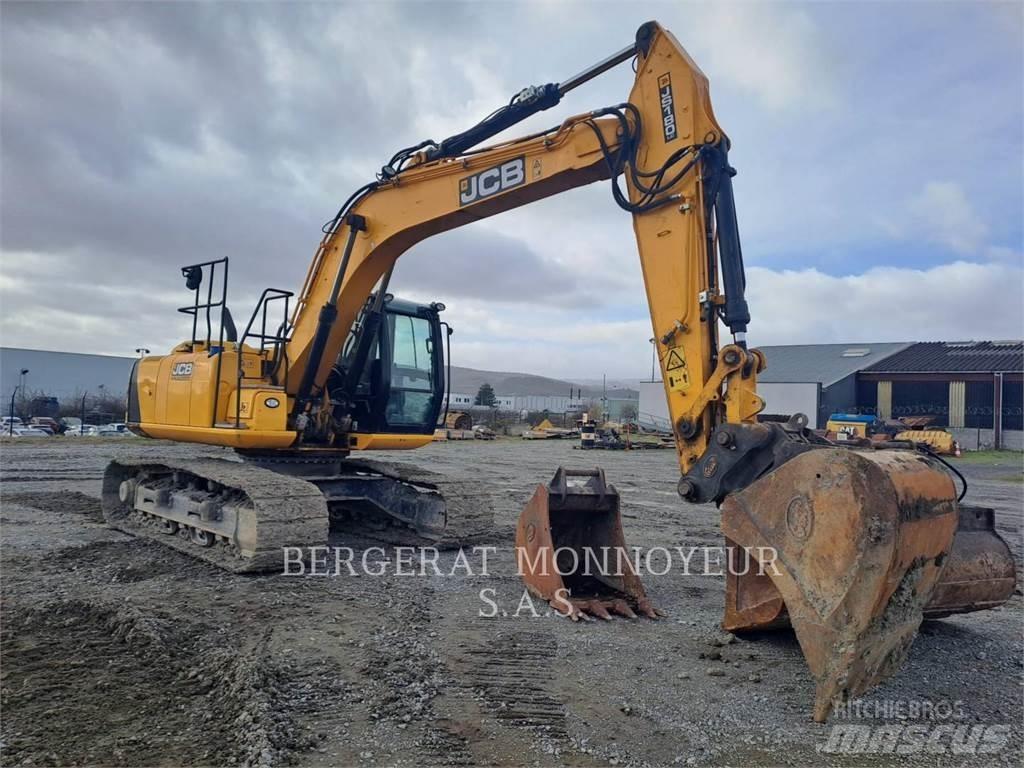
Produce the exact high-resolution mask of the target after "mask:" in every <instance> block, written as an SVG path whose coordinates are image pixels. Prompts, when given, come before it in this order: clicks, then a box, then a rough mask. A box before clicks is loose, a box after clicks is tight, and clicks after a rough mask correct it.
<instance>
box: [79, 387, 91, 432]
mask: <svg viewBox="0 0 1024 768" xmlns="http://www.w3.org/2000/svg"><path fill="white" fill-rule="evenodd" d="M88 396H89V393H88V392H86V393H85V394H84V395H82V423H81V424H79V425H78V436H79V437H82V436H83V435H84V434H85V398H87V397H88Z"/></svg>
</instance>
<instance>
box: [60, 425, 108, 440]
mask: <svg viewBox="0 0 1024 768" xmlns="http://www.w3.org/2000/svg"><path fill="white" fill-rule="evenodd" d="M99 433H100V428H99V427H96V426H93V425H92V424H83V425H80V426H77V427H68V431H67V432H65V433H64V437H97V436H98V435H99Z"/></svg>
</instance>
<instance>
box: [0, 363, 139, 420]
mask: <svg viewBox="0 0 1024 768" xmlns="http://www.w3.org/2000/svg"><path fill="white" fill-rule="evenodd" d="M134 362H135V358H133V357H113V356H109V355H83V354H78V353H76V352H49V351H46V350H42V349H19V348H17V347H0V397H2V398H3V402H4V403H6V402H8V401H10V398H11V395H12V394H13V393H14V389H15V387H19V386H20V387H23V388H24V390H25V395H26V397H31V396H33V395H49V396H50V397H56V398H57V399H58V400H62V401H63V400H68V399H72V398H80V397H81V396H82V395H84V394H87V393H92V394H96V393H97V392H100V391H102V392H104V393H105V394H107V395H110V396H112V397H123V396H124V395H125V394H126V393H127V391H128V376H129V375H130V374H131V370H132V364H133V363H134ZM22 371H27V373H25V374H22ZM20 397H21V394H20V393H19V398H20ZM5 413H6V411H5Z"/></svg>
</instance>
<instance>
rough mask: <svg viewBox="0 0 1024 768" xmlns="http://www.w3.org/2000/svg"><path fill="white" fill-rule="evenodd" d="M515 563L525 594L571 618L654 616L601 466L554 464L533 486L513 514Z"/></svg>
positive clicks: (613, 492) (615, 494) (616, 501)
mask: <svg viewBox="0 0 1024 768" xmlns="http://www.w3.org/2000/svg"><path fill="white" fill-rule="evenodd" d="M573 480H581V481H582V482H573ZM516 562H517V565H518V567H519V573H520V574H521V575H522V577H523V581H524V582H525V583H526V588H527V589H528V590H529V592H530V594H532V595H533V596H534V597H537V598H539V599H541V600H546V601H547V602H548V603H549V604H550V605H551V607H552V608H554V609H555V610H557V611H559V612H560V613H563V614H565V615H566V616H568V617H570V618H572V619H573V620H579V619H585V618H588V617H589V616H596V617H598V618H602V619H610V618H612V615H613V614H617V615H619V616H626V617H629V618H635V617H636V615H637V614H642V615H644V616H647V617H648V618H652V619H653V618H657V617H658V616H659V615H661V612H660V611H658V610H657V609H656V608H654V607H653V606H652V605H651V602H650V601H649V600H648V598H647V593H646V592H645V591H644V587H643V583H642V582H641V581H640V577H639V576H638V575H637V573H636V571H635V569H634V568H633V564H632V561H631V559H630V552H629V549H628V548H627V546H626V538H625V536H624V534H623V532H622V518H621V515H620V514H619V494H618V491H616V490H615V487H614V486H612V485H609V484H607V483H606V482H605V479H604V471H603V470H601V469H593V470H576V469H565V468H564V467H559V468H558V471H556V472H555V476H554V478H553V479H552V480H551V482H550V483H548V484H547V485H538V486H537V490H536V491H535V492H534V494H533V497H532V498H531V499H530V501H529V502H528V503H527V505H526V506H525V507H524V508H523V511H522V512H521V513H520V515H519V523H518V525H517V526H516Z"/></svg>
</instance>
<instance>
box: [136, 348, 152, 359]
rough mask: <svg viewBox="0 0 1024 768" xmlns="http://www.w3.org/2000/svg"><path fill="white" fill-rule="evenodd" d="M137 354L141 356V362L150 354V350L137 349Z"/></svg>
mask: <svg viewBox="0 0 1024 768" xmlns="http://www.w3.org/2000/svg"><path fill="white" fill-rule="evenodd" d="M135 354H137V355H138V356H139V359H140V360H141V359H142V358H144V357H145V356H146V355H148V354H149V350H148V349H146V348H145V347H136V348H135Z"/></svg>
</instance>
